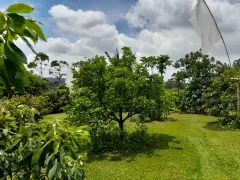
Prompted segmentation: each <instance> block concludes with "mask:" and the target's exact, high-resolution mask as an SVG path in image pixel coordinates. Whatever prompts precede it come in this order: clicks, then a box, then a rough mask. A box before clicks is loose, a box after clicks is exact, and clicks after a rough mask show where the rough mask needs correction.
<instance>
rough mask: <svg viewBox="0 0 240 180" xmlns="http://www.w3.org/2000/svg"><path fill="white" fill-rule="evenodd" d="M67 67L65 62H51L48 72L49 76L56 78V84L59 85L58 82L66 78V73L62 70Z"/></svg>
mask: <svg viewBox="0 0 240 180" xmlns="http://www.w3.org/2000/svg"><path fill="white" fill-rule="evenodd" d="M68 66H69V65H68V63H67V62H66V61H58V60H54V61H52V62H51V69H50V70H49V74H51V75H53V76H54V77H56V78H57V84H59V82H60V80H61V79H62V78H63V77H65V76H66V73H65V72H64V71H63V69H64V68H66V67H68Z"/></svg>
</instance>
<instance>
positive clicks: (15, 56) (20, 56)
mask: <svg viewBox="0 0 240 180" xmlns="http://www.w3.org/2000/svg"><path fill="white" fill-rule="evenodd" d="M4 53H5V56H6V57H7V59H9V60H11V61H12V62H13V63H15V64H19V63H18V61H21V62H23V63H27V57H26V56H25V54H24V53H23V52H22V51H21V50H20V49H19V48H18V47H17V46H16V45H15V44H14V43H12V42H8V43H6V44H5V45H4Z"/></svg>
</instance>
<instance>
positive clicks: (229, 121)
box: [220, 116, 240, 130]
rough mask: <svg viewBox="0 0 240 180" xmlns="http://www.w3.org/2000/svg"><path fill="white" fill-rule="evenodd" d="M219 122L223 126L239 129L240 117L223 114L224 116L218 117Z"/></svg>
mask: <svg viewBox="0 0 240 180" xmlns="http://www.w3.org/2000/svg"><path fill="white" fill-rule="evenodd" d="M220 123H221V125H222V126H223V127H225V128H229V129H232V130H239V129H240V118H239V117H236V116H225V117H224V118H221V119H220Z"/></svg>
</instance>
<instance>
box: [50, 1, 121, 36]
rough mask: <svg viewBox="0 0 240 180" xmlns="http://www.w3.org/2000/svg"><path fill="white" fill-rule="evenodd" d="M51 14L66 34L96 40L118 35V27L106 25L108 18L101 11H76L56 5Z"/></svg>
mask: <svg viewBox="0 0 240 180" xmlns="http://www.w3.org/2000/svg"><path fill="white" fill-rule="evenodd" d="M49 13H50V15H51V16H52V18H53V20H54V21H55V22H56V24H57V26H58V27H59V28H60V30H62V31H63V32H66V33H72V34H75V35H80V36H87V37H94V38H104V37H109V36H115V35H116V34H117V30H116V27H115V26H113V25H110V24H107V23H106V16H105V14H104V13H103V12H101V11H83V10H81V9H79V10H77V11H74V10H71V9H69V8H68V7H66V6H64V5H56V6H53V7H52V8H51V9H50V10H49Z"/></svg>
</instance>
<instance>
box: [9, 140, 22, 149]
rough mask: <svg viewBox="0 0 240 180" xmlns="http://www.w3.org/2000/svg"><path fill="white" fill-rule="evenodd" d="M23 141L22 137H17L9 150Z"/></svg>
mask: <svg viewBox="0 0 240 180" xmlns="http://www.w3.org/2000/svg"><path fill="white" fill-rule="evenodd" d="M20 141H21V138H20V137H17V138H15V139H14V141H13V143H12V144H11V146H10V147H9V148H8V150H10V151H11V149H13V148H14V147H15V146H17V145H18V144H19V143H20Z"/></svg>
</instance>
